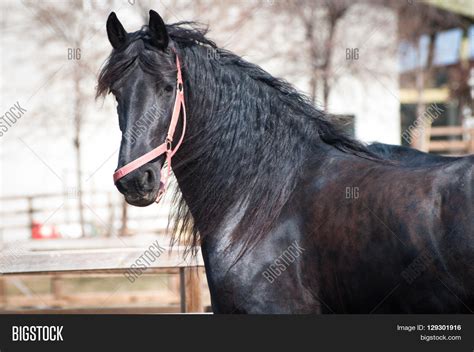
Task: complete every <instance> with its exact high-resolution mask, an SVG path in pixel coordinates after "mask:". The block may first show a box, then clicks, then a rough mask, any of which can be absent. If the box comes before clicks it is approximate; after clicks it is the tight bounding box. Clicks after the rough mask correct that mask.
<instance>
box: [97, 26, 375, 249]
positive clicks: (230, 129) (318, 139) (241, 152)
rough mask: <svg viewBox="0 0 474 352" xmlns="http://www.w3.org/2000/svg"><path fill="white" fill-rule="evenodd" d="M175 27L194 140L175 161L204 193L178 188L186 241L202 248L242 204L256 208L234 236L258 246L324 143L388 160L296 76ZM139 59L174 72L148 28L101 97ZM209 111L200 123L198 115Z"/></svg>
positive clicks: (111, 66)
mask: <svg viewBox="0 0 474 352" xmlns="http://www.w3.org/2000/svg"><path fill="white" fill-rule="evenodd" d="M167 30H168V33H169V36H170V38H171V39H172V41H171V45H174V46H175V48H176V50H177V51H178V54H179V55H180V56H181V57H182V61H183V66H184V67H183V74H184V80H185V88H186V89H185V92H186V100H187V109H188V115H189V121H188V126H189V127H188V131H187V134H186V136H185V143H184V144H183V147H182V150H180V152H179V153H178V154H177V155H176V157H177V159H178V160H177V162H176V163H175V164H174V166H173V167H174V170H175V173H180V174H181V175H184V176H185V177H184V178H182V179H183V180H180V187H181V188H183V187H186V188H187V189H190V190H192V189H200V193H202V194H204V197H201V198H200V199H199V201H197V202H194V203H193V204H189V202H187V201H186V200H185V199H183V197H182V196H181V193H180V192H179V191H177V193H176V194H175V198H174V199H175V204H176V205H177V207H176V211H175V213H174V223H175V224H176V226H175V231H174V235H175V237H174V238H175V239H176V240H179V239H180V238H181V237H182V236H185V235H188V234H191V244H192V245H196V244H197V243H198V241H199V239H201V240H202V239H204V238H205V237H206V236H207V235H208V234H210V233H212V232H213V231H216V229H217V228H218V226H219V224H220V223H221V222H222V221H223V219H224V218H225V216H228V215H229V212H231V211H235V210H236V209H238V208H239V207H241V208H245V209H246V211H245V213H244V214H243V215H242V218H241V221H240V223H239V225H238V227H237V228H236V229H235V230H234V232H233V234H234V239H236V238H237V237H239V238H240V240H241V241H242V242H243V244H244V245H243V248H244V249H245V250H246V249H248V248H250V247H251V246H252V245H253V244H255V243H256V242H257V241H258V240H259V239H260V238H261V237H262V236H263V235H265V234H266V233H268V231H269V230H270V229H271V227H272V225H273V223H274V221H275V220H276V219H277V218H278V216H279V214H280V213H281V210H282V208H283V207H284V205H285V204H286V202H287V201H288V199H289V197H290V195H291V194H292V193H293V191H294V188H295V185H296V183H297V181H298V179H299V178H300V176H301V172H302V171H301V170H302V169H303V168H304V164H305V162H307V161H308V158H309V156H310V154H311V153H313V152H315V153H317V152H318V150H319V151H320V150H321V149H318V146H321V145H325V146H326V147H327V146H332V147H334V148H336V149H338V150H339V151H342V152H343V153H348V154H352V155H356V156H358V157H361V158H365V159H369V160H374V161H379V158H378V157H377V156H376V155H375V154H373V153H372V152H371V151H369V150H368V149H367V148H366V147H365V146H364V145H363V144H361V143H360V142H358V141H356V140H354V139H352V138H350V137H349V136H347V135H346V134H345V133H344V132H343V129H342V128H341V126H338V125H336V124H335V123H333V122H332V121H330V120H329V117H328V116H327V115H325V114H324V113H323V112H322V111H320V110H318V109H317V108H315V107H314V106H313V105H312V103H311V101H310V99H309V98H308V97H307V96H305V95H304V94H302V93H300V92H298V91H297V90H296V89H295V88H294V87H293V86H292V85H290V84H289V83H288V82H286V81H285V80H282V79H278V78H275V77H273V76H271V75H270V74H269V73H267V72H266V71H264V70H263V69H261V68H260V67H258V66H257V65H254V64H251V63H249V62H247V61H245V60H244V59H242V58H241V57H239V56H237V55H235V54H233V53H231V52H230V51H228V50H225V49H220V48H217V46H216V44H215V43H214V42H212V41H211V40H209V39H207V38H206V37H205V35H206V33H207V29H199V28H198V25H197V24H195V23H193V22H180V23H176V24H171V25H168V26H167ZM210 50H211V51H212V52H211V54H212V55H209V51H210ZM137 58H138V59H139V60H140V64H143V66H144V67H146V68H147V69H149V70H152V72H153V70H156V72H155V74H156V76H157V79H160V77H161V75H162V73H163V72H166V71H167V70H169V71H174V69H172V68H171V67H163V62H165V65H167V63H166V60H164V58H163V53H160V52H158V50H156V49H155V48H154V47H153V46H152V44H151V42H150V40H149V35H148V28H147V26H144V27H143V28H142V29H141V30H140V31H138V32H135V33H133V34H131V35H130V43H129V44H128V45H126V47H125V48H124V49H123V50H122V51H119V52H117V51H114V52H113V53H112V55H111V56H110V57H109V59H108V61H107V63H106V64H105V65H104V67H103V69H102V71H101V73H100V75H99V84H98V89H97V95H98V96H99V95H102V94H105V93H107V92H108V91H110V88H111V86H112V85H113V83H114V82H115V81H116V80H117V79H119V78H120V77H121V75H123V73H124V70H126V68H127V67H128V66H129V65H131V64H132V63H133V61H134V60H136V59H137ZM158 63H159V64H158ZM168 63H169V65H170V66H171V65H172V61H170V60H168ZM169 71H168V72H169ZM229 86H233V87H234V89H229ZM199 116H202V118H200V120H199V121H194V120H193V119H194V118H197V117H199ZM193 122H195V123H193ZM191 145H192V147H191ZM242 236H244V237H245V238H243V239H242ZM188 243H189V242H188Z"/></svg>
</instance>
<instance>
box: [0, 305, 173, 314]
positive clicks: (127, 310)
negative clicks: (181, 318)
mask: <svg viewBox="0 0 474 352" xmlns="http://www.w3.org/2000/svg"><path fill="white" fill-rule="evenodd" d="M179 312H180V311H179V306H178V305H173V306H164V307H161V306H159V307H107V308H100V307H99V308H89V307H88V308H60V309H8V310H3V311H0V314H169V313H179Z"/></svg>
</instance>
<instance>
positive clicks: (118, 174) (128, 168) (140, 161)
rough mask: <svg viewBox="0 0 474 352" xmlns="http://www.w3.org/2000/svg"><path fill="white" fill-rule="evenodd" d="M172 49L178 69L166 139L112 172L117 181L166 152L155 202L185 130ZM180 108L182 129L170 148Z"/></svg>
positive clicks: (181, 89) (181, 87) (180, 86)
mask: <svg viewBox="0 0 474 352" xmlns="http://www.w3.org/2000/svg"><path fill="white" fill-rule="evenodd" d="M173 51H174V52H175V54H176V67H177V70H178V72H177V74H176V98H175V101H174V107H173V115H172V116H171V122H170V127H169V128H168V134H167V135H166V140H165V142H164V143H162V144H160V145H159V146H158V147H156V148H155V149H153V150H151V151H149V152H148V153H146V154H144V155H142V156H141V157H139V158H137V159H135V160H133V161H131V162H130V163H128V164H127V165H125V166H122V167H121V168H120V169H118V170H117V171H115V173H114V183H117V181H118V180H120V179H121V178H122V177H124V176H125V175H128V174H129V173H130V172H132V171H134V170H136V169H138V168H139V167H140V166H142V165H145V164H146V163H148V162H150V161H151V160H153V159H155V158H157V157H159V156H160V155H162V154H165V153H166V163H167V164H168V165H167V167H166V168H165V167H164V166H163V168H162V169H161V180H160V190H159V191H158V195H157V197H156V200H155V202H157V203H158V202H159V201H160V200H161V198H162V196H163V194H164V193H165V192H166V189H167V187H168V180H169V177H170V175H171V158H172V157H173V156H174V154H175V153H176V151H177V150H178V149H179V147H180V145H181V143H182V142H183V138H184V133H185V131H186V106H185V105H184V85H183V77H182V75H181V64H180V62H179V57H178V54H177V53H176V51H175V50H173ZM181 109H182V111H183V130H182V132H181V137H180V139H179V141H178V144H177V145H176V147H175V148H174V149H172V143H173V137H174V132H175V129H176V125H177V124H178V120H179V116H180V113H181Z"/></svg>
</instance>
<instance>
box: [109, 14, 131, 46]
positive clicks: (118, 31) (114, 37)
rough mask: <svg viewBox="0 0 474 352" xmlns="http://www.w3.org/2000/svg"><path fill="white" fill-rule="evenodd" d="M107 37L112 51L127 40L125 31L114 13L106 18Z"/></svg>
mask: <svg viewBox="0 0 474 352" xmlns="http://www.w3.org/2000/svg"><path fill="white" fill-rule="evenodd" d="M107 36H108V37H109V41H110V44H112V47H113V48H114V49H118V48H120V47H121V46H122V45H123V44H124V43H125V40H126V39H127V31H126V30H125V29H124V28H123V26H122V24H121V23H120V21H119V19H118V18H117V15H116V14H115V12H111V13H110V15H109V18H107Z"/></svg>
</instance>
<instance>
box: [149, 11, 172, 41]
mask: <svg viewBox="0 0 474 352" xmlns="http://www.w3.org/2000/svg"><path fill="white" fill-rule="evenodd" d="M148 28H149V29H150V35H151V39H152V41H153V44H154V45H156V46H157V47H158V48H159V49H161V50H165V49H166V48H167V47H168V41H169V38H168V31H167V30H166V26H165V22H163V19H162V18H161V16H160V15H158V13H156V12H155V11H153V10H150V22H149V24H148Z"/></svg>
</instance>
